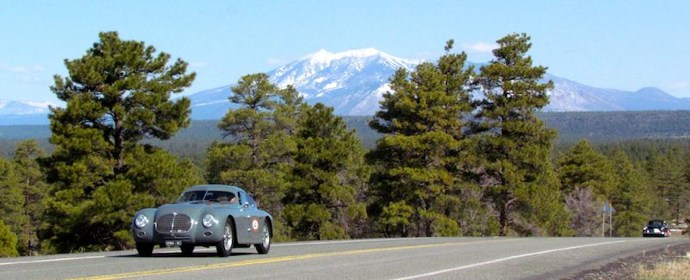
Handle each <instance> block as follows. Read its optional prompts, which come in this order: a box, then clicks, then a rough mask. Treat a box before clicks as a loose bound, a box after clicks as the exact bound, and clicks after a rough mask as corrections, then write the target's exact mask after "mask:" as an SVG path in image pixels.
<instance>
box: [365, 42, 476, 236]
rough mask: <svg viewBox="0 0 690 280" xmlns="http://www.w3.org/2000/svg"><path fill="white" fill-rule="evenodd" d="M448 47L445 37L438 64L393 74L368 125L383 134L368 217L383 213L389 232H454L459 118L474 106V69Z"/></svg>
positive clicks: (459, 180)
mask: <svg viewBox="0 0 690 280" xmlns="http://www.w3.org/2000/svg"><path fill="white" fill-rule="evenodd" d="M452 48H453V41H452V40H451V41H448V43H447V44H446V47H445V50H446V54H445V55H443V56H442V57H441V58H439V60H438V63H436V64H434V63H429V62H427V63H422V64H420V65H418V66H417V68H416V69H415V71H413V72H411V73H408V71H406V70H405V69H399V70H398V71H396V73H395V75H394V76H393V77H392V78H391V90H392V91H391V92H387V93H385V94H384V96H383V100H382V101H381V110H380V111H378V112H377V113H376V116H375V117H374V119H373V120H372V121H371V122H370V126H371V127H372V128H374V129H375V130H377V131H378V132H380V133H384V134H385V135H384V137H383V138H382V139H380V140H378V142H377V144H376V148H375V149H374V150H372V151H371V152H370V154H369V155H368V158H369V159H370V161H371V162H372V163H373V164H374V165H375V171H374V174H373V175H372V179H371V188H372V195H373V196H374V200H375V201H374V203H373V205H372V213H373V214H374V216H378V214H382V216H380V218H379V220H378V223H379V224H380V226H381V227H382V228H384V229H388V230H391V229H395V230H396V232H386V234H387V235H402V236H407V235H414V236H431V235H458V234H460V228H459V225H458V220H459V219H460V218H462V217H463V215H462V213H461V210H462V209H463V207H461V206H460V205H459V204H461V203H462V197H461V195H460V194H461V191H462V190H463V182H465V178H463V177H462V174H463V173H462V172H463V171H465V170H466V169H467V168H468V167H467V162H466V161H464V159H463V158H464V156H465V155H466V154H467V148H466V145H467V143H466V142H465V140H466V136H465V135H464V133H463V128H464V127H465V122H464V119H463V117H464V116H465V115H467V114H469V113H470V112H471V111H472V110H473V109H474V107H473V106H472V103H471V102H470V91H471V88H470V87H469V79H470V77H471V75H472V72H473V69H472V67H465V61H466V59H467V55H466V54H465V53H461V54H454V53H451V52H450V51H451V50H452ZM461 159H463V160H461ZM409 209H411V210H412V214H410V213H409V211H408V210H409ZM406 226H409V227H410V228H409V230H408V229H407V228H405V227H406Z"/></svg>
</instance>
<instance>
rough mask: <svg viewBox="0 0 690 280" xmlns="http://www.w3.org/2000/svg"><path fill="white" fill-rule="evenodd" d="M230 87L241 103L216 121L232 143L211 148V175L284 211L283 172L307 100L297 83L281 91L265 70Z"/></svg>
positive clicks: (271, 208)
mask: <svg viewBox="0 0 690 280" xmlns="http://www.w3.org/2000/svg"><path fill="white" fill-rule="evenodd" d="M231 90H232V92H233V94H232V95H231V96H230V97H229V99H230V101H231V102H232V103H235V104H238V105H239V106H240V107H239V108H238V109H234V110H233V109H231V110H229V111H228V112H227V113H226V115H225V116H224V117H223V119H222V120H221V121H220V123H219V124H218V128H220V129H221V130H222V131H223V134H224V135H225V136H226V138H227V139H228V142H227V143H213V144H212V145H211V146H210V147H209V149H208V157H207V167H208V168H207V172H208V174H207V178H208V180H209V181H211V182H219V183H228V184H234V185H238V186H242V187H244V188H245V189H246V190H247V191H248V192H250V193H251V194H252V195H254V196H255V198H256V199H257V201H258V202H259V203H261V205H262V208H264V209H266V210H268V211H269V212H271V213H281V212H282V204H281V203H280V202H281V199H282V198H283V194H284V189H285V187H286V186H287V185H288V182H287V181H286V179H285V176H286V174H288V172H289V169H290V166H291V164H292V156H293V154H294V153H295V151H296V150H297V144H296V142H295V140H294V137H293V136H294V133H295V132H296V125H297V121H296V120H297V119H298V117H299V116H300V114H301V112H302V111H303V110H304V108H305V107H304V106H306V104H304V103H303V102H302V98H301V97H300V96H299V93H298V92H297V91H296V90H295V89H294V88H293V87H288V88H286V89H282V90H281V89H279V88H278V87H277V86H276V85H274V84H272V83H271V82H270V81H269V79H268V75H266V74H263V73H259V74H250V75H245V76H243V77H242V78H240V80H239V81H238V83H237V85H236V86H233V87H232V88H231ZM276 219H277V220H278V221H279V222H277V223H276V228H275V229H274V231H275V233H276V234H277V235H278V237H279V238H280V237H283V236H284V235H285V234H286V233H285V232H283V229H281V228H280V226H281V225H282V223H280V220H281V217H276Z"/></svg>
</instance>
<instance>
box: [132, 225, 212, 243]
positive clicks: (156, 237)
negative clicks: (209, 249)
mask: <svg viewBox="0 0 690 280" xmlns="http://www.w3.org/2000/svg"><path fill="white" fill-rule="evenodd" d="M132 236H133V237H134V241H135V242H137V243H155V244H160V245H166V243H167V244H175V245H181V244H194V245H215V244H216V243H218V242H220V241H221V240H223V231H222V228H219V229H216V228H215V227H211V228H209V229H207V228H204V227H193V228H192V229H191V230H190V231H188V232H177V233H162V232H158V231H156V230H154V229H153V228H152V227H151V228H142V229H139V228H132Z"/></svg>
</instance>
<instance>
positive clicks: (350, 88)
mask: <svg viewBox="0 0 690 280" xmlns="http://www.w3.org/2000/svg"><path fill="white" fill-rule="evenodd" d="M417 64H419V61H414V60H408V59H401V58H397V57H394V56H392V55H389V54H387V53H384V52H381V51H379V50H376V49H360V50H351V51H345V52H340V53H330V52H328V51H325V50H319V51H318V52H316V53H313V54H310V55H308V56H306V57H303V58H302V59H300V60H297V61H295V62H292V63H290V64H287V65H285V66H281V67H279V68H278V69H275V70H273V71H271V72H269V73H268V74H269V75H270V76H271V81H272V82H274V83H275V84H276V85H278V86H279V87H286V86H287V85H293V86H295V88H297V89H298V90H299V92H300V93H301V94H302V95H303V96H304V98H305V100H306V101H307V102H308V103H317V102H320V103H324V104H326V105H329V106H333V107H334V108H335V113H336V114H339V115H371V114H372V112H374V111H376V110H377V109H378V107H379V100H380V97H381V96H382V94H383V93H384V92H385V90H383V91H382V90H381V89H382V88H387V83H388V79H389V78H390V77H391V76H392V75H393V73H395V71H396V70H397V69H399V68H405V69H408V70H411V69H413V68H414V67H415V66H416V65H417Z"/></svg>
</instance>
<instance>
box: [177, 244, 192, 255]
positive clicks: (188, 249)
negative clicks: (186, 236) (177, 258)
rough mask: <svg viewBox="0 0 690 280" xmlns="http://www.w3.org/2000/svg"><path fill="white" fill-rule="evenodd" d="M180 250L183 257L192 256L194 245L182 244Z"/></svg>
mask: <svg viewBox="0 0 690 280" xmlns="http://www.w3.org/2000/svg"><path fill="white" fill-rule="evenodd" d="M180 250H182V255H183V256H187V257H188V256H191V255H192V253H193V252H194V244H182V245H181V246H180Z"/></svg>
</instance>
